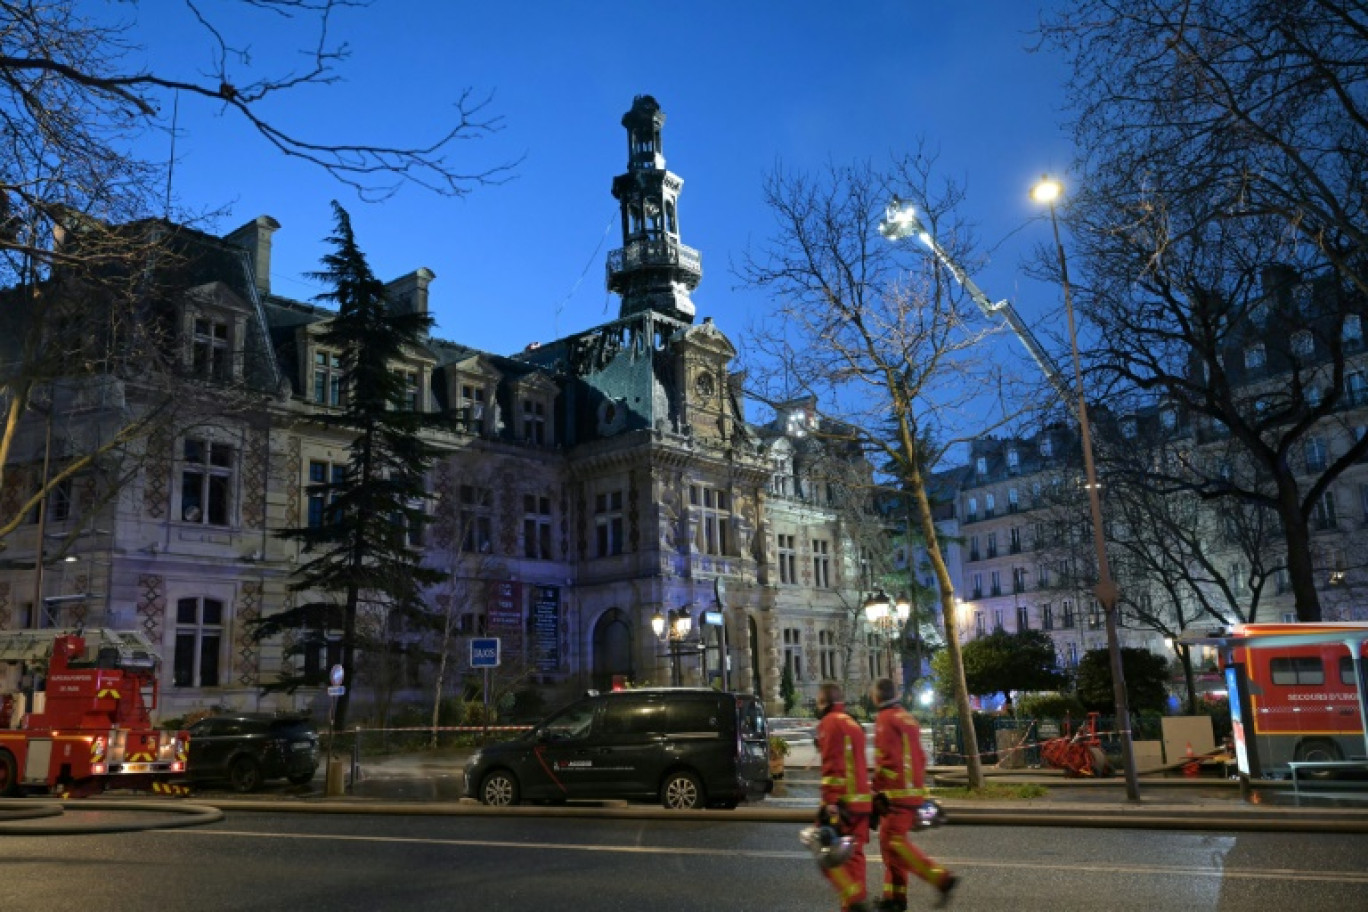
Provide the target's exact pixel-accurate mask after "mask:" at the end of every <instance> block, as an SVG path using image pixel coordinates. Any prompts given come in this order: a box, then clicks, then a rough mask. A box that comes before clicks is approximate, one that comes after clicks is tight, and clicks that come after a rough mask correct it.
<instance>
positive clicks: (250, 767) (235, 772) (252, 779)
mask: <svg viewBox="0 0 1368 912" xmlns="http://www.w3.org/2000/svg"><path fill="white" fill-rule="evenodd" d="M228 781H229V782H230V783H232V786H233V790H234V791H237V792H255V791H256V790H257V789H259V788H261V764H259V763H257V762H256V761H255V760H253V759H252V758H251V757H238V758H237V759H236V760H234V761H233V765H232V766H230V767H228Z"/></svg>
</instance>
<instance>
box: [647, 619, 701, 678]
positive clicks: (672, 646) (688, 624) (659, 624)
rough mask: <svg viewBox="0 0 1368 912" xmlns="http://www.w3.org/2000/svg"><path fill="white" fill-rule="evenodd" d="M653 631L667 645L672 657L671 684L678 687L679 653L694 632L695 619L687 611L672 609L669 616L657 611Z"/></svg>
mask: <svg viewBox="0 0 1368 912" xmlns="http://www.w3.org/2000/svg"><path fill="white" fill-rule="evenodd" d="M651 630H652V631H653V632H654V633H655V635H656V639H658V640H660V642H662V643H664V644H666V646H667V647H668V649H669V656H670V683H671V684H672V685H673V686H675V687H678V686H679V684H680V671H679V653H680V648H681V646H682V645H683V643H684V640H685V639H686V638H687V637H688V636H689V632H690V631H691V630H693V617H692V616H691V615H690V614H689V612H688V610H687V609H684V608H680V609H678V610H676V609H674V608H671V609H670V611H669V614H668V616H666V615H664V614H661V613H660V612H659V611H657V612H656V613H655V614H654V615H652V616H651Z"/></svg>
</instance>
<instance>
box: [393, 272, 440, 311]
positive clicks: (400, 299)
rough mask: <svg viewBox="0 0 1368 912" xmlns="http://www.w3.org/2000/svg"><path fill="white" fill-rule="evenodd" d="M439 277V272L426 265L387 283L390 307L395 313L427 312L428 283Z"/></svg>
mask: <svg viewBox="0 0 1368 912" xmlns="http://www.w3.org/2000/svg"><path fill="white" fill-rule="evenodd" d="M435 278H437V273H435V272H433V271H432V270H431V269H428V268H427V267H426V266H419V267H418V268H417V269H415V270H413V272H410V273H409V274H408V275H403V276H400V277H399V278H397V279H395V280H394V281H393V282H390V283H388V284H387V285H385V296H386V298H387V299H388V300H389V307H390V309H391V310H393V311H394V312H395V313H423V314H425V313H427V312H428V285H429V284H431V283H432V280H433V279H435Z"/></svg>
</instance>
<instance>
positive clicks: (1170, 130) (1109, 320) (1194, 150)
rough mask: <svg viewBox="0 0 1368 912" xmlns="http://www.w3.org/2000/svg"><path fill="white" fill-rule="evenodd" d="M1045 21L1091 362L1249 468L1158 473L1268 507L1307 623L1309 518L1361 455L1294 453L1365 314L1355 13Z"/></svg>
mask: <svg viewBox="0 0 1368 912" xmlns="http://www.w3.org/2000/svg"><path fill="white" fill-rule="evenodd" d="M1043 35H1044V38H1045V40H1046V42H1047V43H1048V44H1051V45H1053V46H1055V47H1057V48H1059V49H1061V50H1062V51H1063V52H1064V53H1065V54H1067V55H1068V56H1069V57H1070V59H1071V60H1072V63H1073V73H1074V75H1073V79H1072V82H1071V87H1070V89H1071V96H1072V100H1073V105H1074V108H1075V111H1076V114H1077V119H1076V122H1075V125H1074V126H1075V136H1076V139H1077V142H1078V146H1079V148H1080V150H1081V152H1080V161H1079V170H1080V172H1081V175H1080V176H1081V180H1080V184H1081V186H1082V191H1081V192H1079V193H1077V194H1075V195H1074V199H1073V202H1072V204H1071V205H1070V207H1069V209H1068V211H1067V221H1068V222H1069V223H1070V225H1071V227H1072V228H1073V237H1074V243H1075V244H1076V245H1077V247H1078V248H1079V249H1080V252H1081V253H1082V257H1081V259H1082V262H1083V265H1084V269H1083V270H1082V271H1081V272H1080V275H1081V276H1082V281H1081V282H1080V287H1079V292H1080V294H1079V300H1080V303H1081V309H1082V310H1083V311H1084V313H1085V314H1086V315H1087V316H1088V317H1090V318H1091V320H1092V321H1093V323H1094V324H1095V325H1096V326H1097V327H1098V328H1099V330H1100V332H1099V335H1100V339H1101V344H1100V346H1099V347H1098V348H1097V349H1096V350H1095V351H1094V352H1093V360H1094V362H1095V363H1094V366H1095V368H1096V369H1097V370H1098V371H1100V372H1101V373H1102V374H1103V375H1104V376H1106V377H1108V378H1110V380H1111V382H1112V384H1113V386H1114V387H1115V388H1117V389H1118V390H1126V389H1130V390H1135V389H1138V390H1141V391H1145V392H1150V393H1153V394H1158V395H1159V396H1161V397H1163V398H1164V399H1166V400H1167V401H1169V402H1170V403H1171V404H1173V405H1174V406H1175V407H1176V408H1179V409H1180V410H1181V411H1182V412H1183V413H1184V414H1185V417H1187V416H1190V417H1191V419H1192V420H1193V422H1194V425H1195V432H1196V434H1197V435H1198V436H1199V437H1200V438H1204V440H1205V441H1212V440H1216V439H1218V438H1219V439H1224V440H1227V441H1228V442H1229V444H1228V448H1227V452H1229V453H1230V455H1231V458H1232V459H1233V460H1234V461H1235V462H1236V463H1238V464H1241V465H1242V466H1245V467H1247V471H1242V472H1241V473H1240V474H1241V475H1242V476H1243V477H1244V478H1245V479H1246V480H1247V481H1249V482H1253V483H1241V482H1240V481H1237V480H1234V479H1231V478H1225V477H1223V476H1222V475H1221V474H1219V473H1218V472H1211V471H1203V472H1201V473H1199V474H1196V475H1190V476H1188V477H1186V478H1183V479H1174V480H1173V486H1172V489H1173V490H1175V491H1188V492H1191V493H1193V494H1196V495H1197V496H1199V497H1201V498H1203V499H1204V500H1208V501H1217V500H1222V501H1234V502H1238V503H1240V504H1243V505H1246V506H1256V507H1262V508H1266V509H1268V510H1270V511H1272V512H1273V513H1275V514H1276V516H1277V517H1278V520H1279V522H1280V524H1281V527H1282V532H1283V546H1284V553H1285V557H1286V563H1287V570H1288V576H1289V580H1290V585H1291V588H1292V591H1293V593H1294V596H1295V600H1296V609H1297V615H1298V617H1299V618H1300V619H1301V620H1305V621H1313V620H1319V619H1320V618H1321V613H1322V612H1321V602H1320V594H1319V592H1318V590H1317V587H1316V585H1315V580H1314V571H1315V567H1314V559H1313V550H1314V548H1313V541H1312V535H1311V533H1310V530H1309V528H1308V524H1309V520H1310V518H1311V516H1312V514H1313V513H1314V512H1315V510H1316V505H1317V503H1318V502H1319V501H1321V499H1322V498H1323V496H1324V495H1325V494H1326V492H1327V490H1329V489H1330V487H1331V485H1332V483H1333V482H1334V481H1335V479H1336V478H1338V477H1339V476H1340V475H1341V474H1342V473H1343V472H1344V471H1345V470H1346V469H1347V468H1348V467H1349V466H1351V465H1352V464H1353V463H1354V462H1355V461H1358V460H1361V459H1362V458H1364V456H1365V455H1368V438H1365V437H1355V436H1354V435H1352V434H1347V433H1346V434H1340V435H1339V437H1338V439H1337V440H1336V452H1335V453H1334V456H1333V457H1332V458H1330V459H1328V460H1326V461H1325V463H1324V464H1323V465H1320V466H1318V467H1315V468H1311V467H1310V466H1309V465H1308V464H1307V463H1305V462H1303V461H1302V460H1301V459H1300V457H1301V451H1302V450H1303V448H1304V447H1305V446H1306V445H1307V443H1308V442H1309V441H1310V440H1311V438H1312V437H1314V436H1315V435H1317V434H1320V433H1323V431H1324V428H1325V426H1326V425H1327V424H1334V423H1337V422H1342V420H1343V414H1344V412H1345V411H1346V410H1348V409H1352V408H1355V407H1357V406H1358V405H1359V404H1360V403H1359V401H1358V397H1357V396H1356V395H1354V394H1353V393H1352V392H1350V391H1346V385H1345V378H1346V366H1347V365H1352V364H1354V363H1355V361H1356V359H1357V350H1358V349H1361V347H1362V322H1363V319H1364V317H1365V316H1368V256H1365V239H1368V208H1366V207H1365V201H1368V109H1365V106H1364V105H1365V97H1366V96H1365V94H1364V90H1365V87H1368V68H1365V67H1364V66H1363V62H1364V60H1365V59H1368V7H1365V6H1364V4H1363V3H1362V2H1359V0H1299V2H1293V3H1288V2H1280V0H1258V2H1253V3H1251V2H1248V0H1139V2H1130V0H1083V2H1080V3H1076V4H1073V5H1072V6H1071V8H1070V10H1069V11H1068V12H1066V13H1064V14H1061V15H1059V16H1057V17H1055V18H1054V19H1053V20H1052V21H1049V22H1047V23H1046V24H1045V26H1044V27H1043ZM1271 266H1277V267H1279V268H1276V269H1270V268H1269V267H1271ZM1298 333H1305V338H1306V340H1307V341H1306V342H1305V343H1299V342H1298V341H1297V338H1298ZM1256 346H1257V347H1258V350H1256ZM1264 346H1266V348H1267V352H1266V358H1265V356H1264V351H1263V348H1264Z"/></svg>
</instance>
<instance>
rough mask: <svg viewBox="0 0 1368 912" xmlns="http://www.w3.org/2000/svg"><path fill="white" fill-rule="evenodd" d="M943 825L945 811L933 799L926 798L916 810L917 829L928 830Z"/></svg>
mask: <svg viewBox="0 0 1368 912" xmlns="http://www.w3.org/2000/svg"><path fill="white" fill-rule="evenodd" d="M943 823H945V809H944V808H943V807H941V806H940V805H939V804H938V803H936V801H935V799H933V798H927V799H925V800H923V801H922V803H921V805H920V806H919V807H918V808H917V827H918V829H923V830H925V829H930V828H931V827H938V826H940V825H941V824H943Z"/></svg>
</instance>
